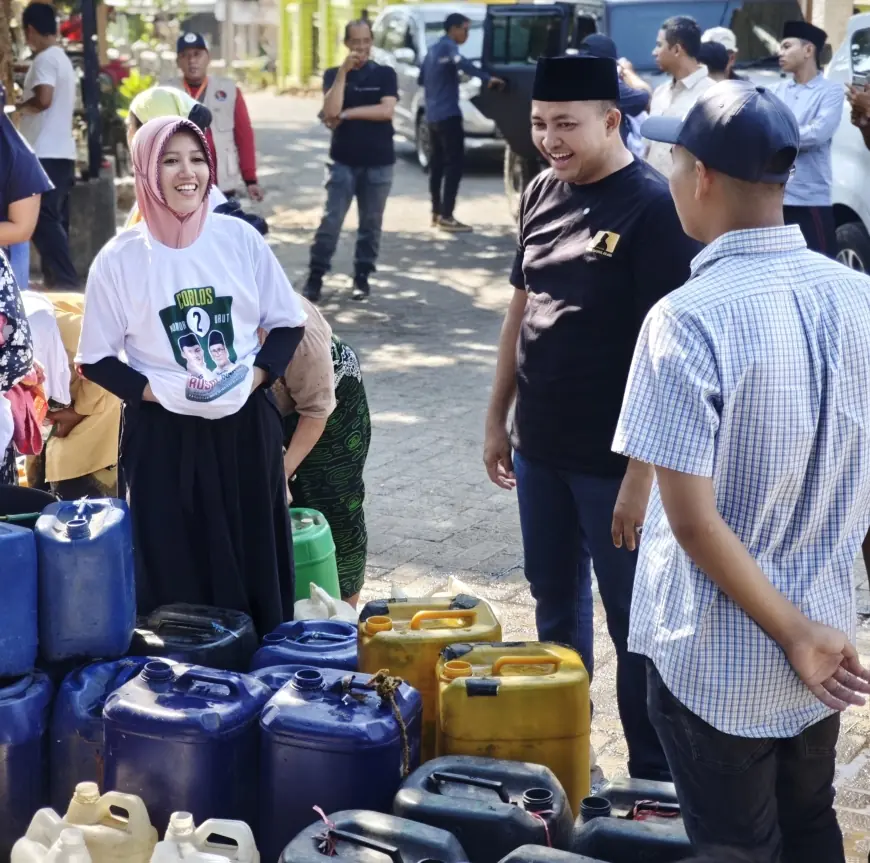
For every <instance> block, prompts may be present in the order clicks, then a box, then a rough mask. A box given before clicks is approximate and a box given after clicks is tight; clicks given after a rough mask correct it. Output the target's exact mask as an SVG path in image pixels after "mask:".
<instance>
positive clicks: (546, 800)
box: [523, 788, 553, 812]
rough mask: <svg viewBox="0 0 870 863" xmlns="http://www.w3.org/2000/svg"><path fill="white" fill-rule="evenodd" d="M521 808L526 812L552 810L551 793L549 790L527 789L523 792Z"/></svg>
mask: <svg viewBox="0 0 870 863" xmlns="http://www.w3.org/2000/svg"><path fill="white" fill-rule="evenodd" d="M523 806H524V807H525V809H526V811H527V812H546V811H547V810H549V809H552V808H553V792H552V791H550V789H549V788H529V789H528V791H525V792H523Z"/></svg>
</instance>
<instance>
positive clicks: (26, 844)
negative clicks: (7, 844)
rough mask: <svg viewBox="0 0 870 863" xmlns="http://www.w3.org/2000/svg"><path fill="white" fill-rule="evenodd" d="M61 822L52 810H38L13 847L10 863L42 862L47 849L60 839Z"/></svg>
mask: <svg viewBox="0 0 870 863" xmlns="http://www.w3.org/2000/svg"><path fill="white" fill-rule="evenodd" d="M61 830H63V822H62V821H61V820H60V815H58V814H57V812H55V811H54V809H39V810H38V811H37V812H36V814H35V815H34V816H33V818H32V819H31V821H30V826H29V827H28V828H27V833H25V834H24V836H22V837H21V839H19V840H18V841H17V842H16V843H15V844H14V845H13V846H12V854H11V855H10V857H9V859H10V861H11V863H30V861H31V860H43V859H45V855H46V854H48V851H49V849H50V848H51V846H52V845H54V843H55V842H57V840H58V838H59V837H60V831H61Z"/></svg>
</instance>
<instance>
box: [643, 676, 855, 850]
mask: <svg viewBox="0 0 870 863" xmlns="http://www.w3.org/2000/svg"><path fill="white" fill-rule="evenodd" d="M647 671H648V691H649V715H650V718H651V719H652V722H653V725H654V726H655V728H656V730H657V731H658V734H659V738H660V739H661V742H662V745H663V746H664V749H665V753H666V754H667V756H668V763H669V764H670V766H671V772H672V774H673V777H674V783H675V784H676V786H677V795H678V796H679V800H680V807H681V809H682V813H683V821H684V823H685V826H686V832H687V833H688V834H689V838H690V839H691V840H692V845H693V846H695V850H696V851H698V852H703V851H710V850H711V849H714V848H729V849H733V850H734V851H740V852H742V854H743V855H744V857H742V858H741V859H745V861H746V863H780V861H781V863H822V861H824V863H843V861H844V860H845V855H844V852H843V835H842V833H841V832H840V828H839V826H838V824H837V816H836V814H835V812H834V806H833V803H834V785H833V782H834V756H835V747H836V745H837V736H838V734H839V732H840V715H839V714H838V713H837V714H834V715H833V716H830V717H828V718H827V719H823V720H822V721H821V722H818V723H816V724H815V725H811V726H810V727H809V728H807V729H805V730H804V731H803V732H801V733H800V734H799V735H798V736H797V737H789V738H783V739H772V738H771V739H750V738H748V737H734V736H733V735H730V734H723V733H722V732H721V731H717V730H716V729H715V728H713V727H712V726H711V725H708V724H707V723H706V722H704V720H703V719H700V718H699V717H698V716H696V715H695V714H694V713H692V712H691V711H690V710H689V709H688V708H686V707H685V706H684V705H683V704H681V703H680V702H679V701H678V700H677V699H676V698H674V696H673V695H672V694H671V693H670V692H669V691H668V689H667V687H666V686H665V684H664V682H663V681H662V678H661V676H660V675H659V673H658V671H656V669H655V666H654V665H653V664H652V663H651V662H648V663H647Z"/></svg>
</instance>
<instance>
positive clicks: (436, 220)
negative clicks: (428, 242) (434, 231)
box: [432, 213, 441, 228]
mask: <svg viewBox="0 0 870 863" xmlns="http://www.w3.org/2000/svg"><path fill="white" fill-rule="evenodd" d="M440 224H441V216H439V215H438V213H432V227H433V228H437V227H438V226H439V225H440Z"/></svg>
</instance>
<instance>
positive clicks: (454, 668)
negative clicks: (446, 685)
mask: <svg viewBox="0 0 870 863" xmlns="http://www.w3.org/2000/svg"><path fill="white" fill-rule="evenodd" d="M471 675H472V669H471V663H470V662H463V661H462V660H460V659H451V660H450V661H449V662H445V663H444V666H443V667H442V669H441V676H442V677H443V678H444V679H445V680H456V678H458V677H471Z"/></svg>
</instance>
